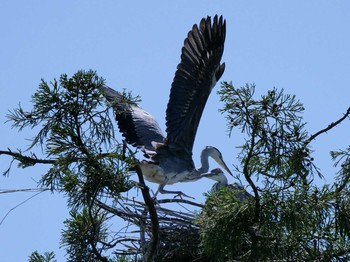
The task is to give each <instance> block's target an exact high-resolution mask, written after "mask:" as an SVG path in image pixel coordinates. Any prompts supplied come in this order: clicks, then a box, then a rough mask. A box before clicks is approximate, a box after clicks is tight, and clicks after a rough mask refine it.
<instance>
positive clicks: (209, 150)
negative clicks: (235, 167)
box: [205, 146, 233, 176]
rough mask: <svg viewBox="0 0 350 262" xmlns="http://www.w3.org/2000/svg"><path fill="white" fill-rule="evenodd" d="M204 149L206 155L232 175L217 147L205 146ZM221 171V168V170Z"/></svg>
mask: <svg viewBox="0 0 350 262" xmlns="http://www.w3.org/2000/svg"><path fill="white" fill-rule="evenodd" d="M205 151H207V153H208V156H210V157H211V158H213V159H214V160H215V161H216V162H217V163H218V164H219V165H220V166H221V167H222V168H223V169H225V171H227V172H228V173H229V174H230V175H231V176H233V174H232V172H231V170H230V169H229V168H228V167H227V165H226V163H225V161H224V159H223V157H222V154H221V152H220V151H219V149H217V148H216V147H213V146H207V147H206V148H205ZM213 170H215V169H213ZM213 170H212V171H213ZM220 170H221V169H220ZM221 172H222V170H221Z"/></svg>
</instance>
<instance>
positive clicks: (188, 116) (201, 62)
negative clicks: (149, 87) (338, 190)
mask: <svg viewBox="0 0 350 262" xmlns="http://www.w3.org/2000/svg"><path fill="white" fill-rule="evenodd" d="M225 34H226V22H225V20H223V18H222V16H220V17H219V18H218V16H217V15H216V16H215V17H214V19H213V22H212V21H211V18H210V17H207V18H206V19H205V18H203V19H202V20H201V22H200V24H199V26H197V25H194V26H193V28H192V30H191V31H190V32H189V33H188V35H187V38H186V39H185V41H184V46H183V48H182V53H181V62H180V64H179V65H178V66H177V70H176V73H175V77H174V80H173V83H172V86H171V91H170V99H169V102H168V106H167V110H166V136H164V135H163V132H162V130H161V129H160V127H159V125H158V123H157V121H156V120H155V118H154V117H153V116H152V115H150V114H149V113H148V112H146V111H144V110H143V109H142V108H140V107H139V106H138V105H137V104H135V103H128V102H126V100H125V98H124V97H123V95H122V94H121V93H119V92H117V91H115V90H113V89H111V88H109V87H107V86H104V87H102V90H101V91H102V93H103V95H104V96H105V97H106V98H107V100H108V101H110V102H111V103H112V107H113V109H114V112H115V117H116V119H117V122H118V127H119V130H120V131H121V133H122V134H123V136H124V137H125V139H126V142H127V143H129V144H130V145H133V146H137V147H139V148H141V149H142V151H143V152H144V153H145V155H146V156H147V157H148V158H149V160H143V161H141V162H140V167H141V170H142V173H143V175H144V176H145V178H146V179H147V180H148V181H150V182H154V183H158V184H159V188H158V191H159V192H160V193H173V194H177V195H180V196H181V195H183V196H186V195H185V194H184V193H182V192H181V191H168V190H165V189H164V186H165V185H171V184H174V183H177V182H189V181H195V180H198V179H200V178H201V176H200V175H201V174H202V173H206V172H208V170H209V163H208V158H209V157H212V158H213V159H214V160H216V162H217V163H218V164H219V165H220V166H221V167H222V168H223V169H225V170H226V171H227V172H228V173H229V174H231V175H232V173H231V171H230V170H229V168H228V167H227V165H226V164H225V162H224V160H223V158H222V155H221V153H220V151H219V150H218V149H216V148H215V147H211V146H207V147H205V148H204V149H203V151H202V153H201V164H202V166H201V167H200V168H198V169H196V168H195V166H194V163H193V160H192V149H193V143H194V140H195V136H196V132H197V128H198V124H199V121H200V118H201V116H202V113H203V109H204V107H205V104H206V102H207V99H208V97H209V94H210V92H211V90H212V89H213V87H214V86H215V84H216V83H217V81H218V80H219V79H220V77H221V76H222V74H223V73H224V69H225V64H224V63H222V64H221V62H220V61H221V57H222V54H223V51H224V42H225Z"/></svg>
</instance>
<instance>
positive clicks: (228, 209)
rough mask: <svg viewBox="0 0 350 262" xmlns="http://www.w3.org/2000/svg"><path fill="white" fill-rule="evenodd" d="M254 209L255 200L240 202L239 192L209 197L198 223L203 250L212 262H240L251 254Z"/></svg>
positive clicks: (222, 193)
mask: <svg viewBox="0 0 350 262" xmlns="http://www.w3.org/2000/svg"><path fill="white" fill-rule="evenodd" d="M253 205H254V203H253V201H252V199H247V200H245V201H243V202H240V201H239V199H238V198H237V192H236V191H235V190H230V189H227V188H222V189H220V190H219V191H218V192H216V193H214V194H211V195H209V198H208V199H207V202H206V204H205V206H204V208H203V210H202V212H201V214H200V215H199V217H198V220H197V223H198V225H200V232H201V246H202V248H203V249H204V250H205V253H206V255H208V257H210V258H212V260H213V261H228V260H232V259H234V258H236V259H237V258H239V257H240V256H242V255H244V254H245V253H246V252H248V251H249V248H250V245H251V237H250V233H249V232H250V231H251V230H253V228H251V226H252V225H253V222H252V218H253V216H254V206H253Z"/></svg>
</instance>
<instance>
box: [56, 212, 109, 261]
mask: <svg viewBox="0 0 350 262" xmlns="http://www.w3.org/2000/svg"><path fill="white" fill-rule="evenodd" d="M98 211H99V210H97V209H95V208H94V209H87V208H84V209H83V210H82V211H81V212H77V211H75V210H73V211H71V212H70V215H71V218H70V219H67V220H66V221H65V222H64V223H65V225H66V229H65V230H64V231H63V234H62V246H65V247H67V255H68V261H95V260H101V255H100V254H101V252H102V251H103V250H104V245H103V244H102V243H103V242H105V243H106V242H107V238H108V233H107V227H106V226H105V223H104V222H105V221H106V216H107V214H106V212H98Z"/></svg>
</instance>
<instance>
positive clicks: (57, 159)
mask: <svg viewBox="0 0 350 262" xmlns="http://www.w3.org/2000/svg"><path fill="white" fill-rule="evenodd" d="M102 85H104V80H103V79H102V78H100V77H98V76H97V74H96V73H95V72H93V71H87V72H85V71H78V72H77V73H76V74H74V75H73V76H72V77H70V78H69V77H68V76H67V75H61V77H60V78H59V80H58V81H57V80H54V81H53V82H50V84H49V83H47V82H46V81H44V80H42V81H41V83H40V85H39V88H38V90H37V92H36V93H35V94H34V95H33V99H32V103H33V109H32V110H30V111H25V110H24V109H23V108H22V107H21V106H19V108H17V109H15V110H13V111H12V112H10V114H9V115H8V119H9V121H11V122H12V125H13V127H15V128H18V129H19V130H23V129H24V128H28V127H29V128H33V129H37V130H38V132H37V135H36V136H35V137H34V138H33V139H32V144H31V145H30V147H29V148H28V149H27V150H33V149H34V147H37V146H40V148H41V149H42V151H44V154H45V157H46V159H44V160H42V159H38V158H37V157H36V154H35V153H31V155H30V156H24V155H23V154H22V152H21V151H19V152H12V151H9V152H8V154H9V155H12V156H13V157H14V159H16V160H19V161H20V166H21V167H23V168H25V167H28V166H32V165H34V164H37V163H44V164H50V165H51V167H50V168H49V169H48V171H47V172H46V173H45V174H44V175H43V176H42V178H41V180H40V186H43V187H49V188H51V189H52V190H55V191H60V192H63V193H64V194H65V195H66V196H67V201H68V205H69V207H70V208H71V212H70V215H71V219H69V220H67V221H66V222H65V225H66V230H64V231H63V236H62V245H63V246H65V247H66V248H67V253H68V255H69V258H70V259H71V261H91V259H92V258H94V259H98V260H102V261H103V260H106V258H104V257H103V256H102V253H103V252H104V251H106V250H108V249H110V248H113V245H112V246H111V245H108V244H106V243H104V244H102V242H103V241H104V240H106V238H107V229H106V227H105V223H106V222H107V220H108V219H107V218H106V213H105V211H103V210H101V208H99V207H98V203H102V202H101V201H103V202H105V201H107V199H109V200H111V202H112V203H113V201H116V200H117V199H118V198H119V196H120V194H121V193H122V192H127V191H128V190H129V189H130V188H131V187H132V185H131V183H130V182H129V179H128V177H129V172H130V170H129V167H132V166H133V165H135V164H136V161H135V158H134V153H135V152H131V151H126V150H125V148H124V146H123V145H122V144H120V143H119V142H118V141H117V140H116V138H115V137H114V134H115V130H114V127H113V124H112V120H111V118H110V114H109V106H108V105H106V102H105V98H104V97H103V96H102V95H101V94H100V90H99V88H100V87H101V86H102ZM112 206H113V204H112ZM34 255H35V254H34V253H33V257H34Z"/></svg>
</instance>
